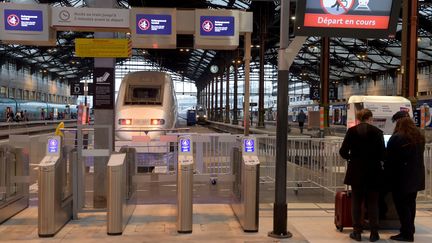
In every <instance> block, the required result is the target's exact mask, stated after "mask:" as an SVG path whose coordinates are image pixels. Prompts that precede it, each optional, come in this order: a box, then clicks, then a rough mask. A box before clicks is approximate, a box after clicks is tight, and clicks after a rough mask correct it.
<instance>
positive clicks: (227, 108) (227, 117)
mask: <svg viewBox="0 0 432 243" xmlns="http://www.w3.org/2000/svg"><path fill="white" fill-rule="evenodd" d="M229 78H230V69H229V67H226V86H225V92H226V96H225V123H230V97H229V94H230V92H229V89H230V87H229Z"/></svg>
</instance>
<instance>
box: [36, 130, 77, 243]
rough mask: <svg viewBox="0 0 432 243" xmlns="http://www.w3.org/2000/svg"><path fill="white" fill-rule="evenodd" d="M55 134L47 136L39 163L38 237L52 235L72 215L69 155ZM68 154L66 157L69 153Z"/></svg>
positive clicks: (70, 151)
mask: <svg viewBox="0 0 432 243" xmlns="http://www.w3.org/2000/svg"><path fill="white" fill-rule="evenodd" d="M74 154H75V155H76V153H73V152H72V149H70V148H62V142H61V138H60V137H59V136H51V137H48V143H47V150H46V155H45V157H44V158H43V159H42V161H41V162H40V163H39V178H38V179H39V180H38V181H39V192H38V193H39V207H38V234H39V237H52V236H54V235H55V234H56V233H57V232H58V231H59V230H60V229H61V228H62V227H63V226H64V225H65V224H66V223H67V222H68V221H69V220H70V219H72V162H71V160H72V156H73V155H74ZM68 155H69V156H70V157H69V156H68Z"/></svg>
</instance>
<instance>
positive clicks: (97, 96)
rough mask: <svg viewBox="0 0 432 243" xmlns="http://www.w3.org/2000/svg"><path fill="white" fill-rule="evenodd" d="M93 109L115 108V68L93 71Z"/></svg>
mask: <svg viewBox="0 0 432 243" xmlns="http://www.w3.org/2000/svg"><path fill="white" fill-rule="evenodd" d="M93 84H94V95H93V107H94V108H95V109H113V108H114V68H95V69H94V71H93Z"/></svg>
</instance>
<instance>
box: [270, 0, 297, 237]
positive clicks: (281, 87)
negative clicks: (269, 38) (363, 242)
mask: <svg viewBox="0 0 432 243" xmlns="http://www.w3.org/2000/svg"><path fill="white" fill-rule="evenodd" d="M289 4H290V0H282V1H281V20H280V23H281V25H280V42H279V43H280V50H279V55H278V56H279V58H278V62H279V63H278V68H279V70H278V90H277V104H278V105H277V123H276V124H277V125H276V151H277V153H276V182H275V201H274V204H273V231H271V232H269V234H268V235H269V236H270V237H274V238H290V237H292V234H291V233H290V232H289V231H288V230H287V225H288V221H287V219H288V214H287V209H288V206H287V200H286V177H287V163H286V161H287V138H288V131H287V124H288V78H289V64H288V63H287V62H286V60H285V59H284V58H283V57H284V55H287V52H286V51H285V50H286V49H287V47H288V43H289V19H290V18H289V13H290V12H289V10H290V8H289Z"/></svg>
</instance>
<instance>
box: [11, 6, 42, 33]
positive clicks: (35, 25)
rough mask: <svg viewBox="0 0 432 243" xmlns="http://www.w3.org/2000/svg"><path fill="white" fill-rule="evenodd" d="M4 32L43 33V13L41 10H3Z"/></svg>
mask: <svg viewBox="0 0 432 243" xmlns="http://www.w3.org/2000/svg"><path fill="white" fill-rule="evenodd" d="M4 26H5V30H12V31H43V12H42V11H41V10H20V9H5V10H4Z"/></svg>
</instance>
